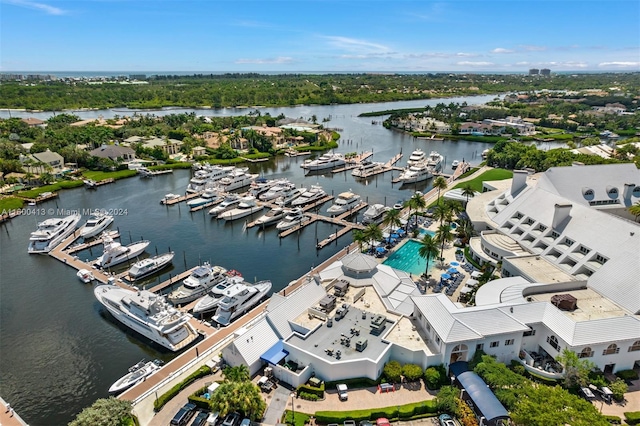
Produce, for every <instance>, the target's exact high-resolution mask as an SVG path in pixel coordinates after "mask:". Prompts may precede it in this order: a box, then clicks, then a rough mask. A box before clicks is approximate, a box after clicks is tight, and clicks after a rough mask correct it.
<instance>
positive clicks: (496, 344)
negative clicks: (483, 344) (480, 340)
mask: <svg viewBox="0 0 640 426" xmlns="http://www.w3.org/2000/svg"><path fill="white" fill-rule="evenodd" d="M498 346H500V342H491V344H490V345H489V347H491V348H497V347H498Z"/></svg>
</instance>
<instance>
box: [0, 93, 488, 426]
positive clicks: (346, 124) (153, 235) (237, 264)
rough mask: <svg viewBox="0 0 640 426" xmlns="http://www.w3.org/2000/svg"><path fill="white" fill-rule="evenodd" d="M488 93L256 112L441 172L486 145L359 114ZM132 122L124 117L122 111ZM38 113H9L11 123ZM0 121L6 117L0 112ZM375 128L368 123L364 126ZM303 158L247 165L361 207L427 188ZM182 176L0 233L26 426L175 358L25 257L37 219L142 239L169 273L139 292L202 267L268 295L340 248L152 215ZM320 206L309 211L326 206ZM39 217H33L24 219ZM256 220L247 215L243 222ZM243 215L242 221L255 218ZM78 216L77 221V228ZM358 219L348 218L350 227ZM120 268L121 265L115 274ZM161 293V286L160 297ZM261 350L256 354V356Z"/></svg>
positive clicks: (11, 386)
mask: <svg viewBox="0 0 640 426" xmlns="http://www.w3.org/2000/svg"><path fill="white" fill-rule="evenodd" d="M493 97H494V96H483V97H477V98H452V99H442V100H430V101H412V102H398V103H384V104H368V105H334V106H317V107H311V106H301V107H292V108H267V109H261V112H262V113H265V112H267V111H268V112H269V113H270V114H271V115H272V116H277V115H278V114H280V113H283V114H285V115H286V116H288V117H294V118H298V117H302V118H305V119H308V118H310V117H311V116H312V115H315V116H316V117H317V118H318V120H319V121H320V120H322V119H323V118H325V117H326V118H329V117H330V118H331V121H329V122H328V123H325V124H326V126H327V127H335V128H340V129H342V130H341V131H340V133H341V135H342V138H341V141H340V146H339V148H338V149H337V150H336V151H338V152H343V153H347V152H362V151H371V150H373V152H374V155H373V157H372V158H371V159H372V160H373V161H381V162H386V161H389V159H391V158H392V157H393V156H394V155H395V154H397V153H399V152H400V151H402V152H403V153H404V154H405V157H404V158H403V159H402V160H401V161H400V162H399V163H398V165H404V164H405V163H406V159H407V158H408V155H409V154H410V153H411V151H413V150H414V149H416V148H422V149H423V150H424V151H426V152H427V153H428V152H430V151H431V150H436V151H438V152H440V153H441V154H444V156H445V170H444V171H445V172H446V173H450V172H451V169H450V165H451V162H452V161H453V160H454V159H457V160H462V159H463V158H464V159H465V160H467V161H468V162H471V163H472V164H477V163H479V162H480V161H481V158H480V153H481V152H482V150H484V149H485V148H486V147H487V146H486V145H485V144H482V143H473V142H466V141H457V142H452V141H444V142H443V141H428V140H420V139H415V138H413V137H411V136H409V135H406V134H403V133H400V132H396V131H390V130H387V129H385V128H383V127H382V126H381V125H379V124H377V125H372V124H371V120H372V119H371V118H359V117H357V115H358V114H359V113H361V112H365V111H374V110H385V109H391V108H407V107H415V106H423V105H427V104H428V105H435V104H437V103H438V102H445V103H449V102H464V101H466V102H468V103H469V104H474V103H484V102H487V101H489V100H491V99H493ZM193 111H194V110H185V109H180V110H175V109H174V110H167V111H160V112H158V111H154V112H153V113H155V114H158V115H160V114H167V113H176V112H193ZM195 112H196V113H197V114H203V115H239V114H244V113H247V112H249V110H247V109H244V110H236V109H222V110H195ZM129 113H132V112H129ZM115 114H120V115H126V114H127V112H124V111H122V110H119V111H114V110H105V111H84V112H81V113H78V115H81V116H82V118H91V117H99V116H102V117H105V118H108V117H112V116H113V115H115ZM49 115H50V114H48V113H40V114H32V113H26V112H24V113H16V112H15V111H13V112H12V116H14V117H15V116H37V117H39V118H43V119H46V118H47V117H48V116H49ZM0 116H3V117H7V116H8V111H6V110H5V111H0ZM375 120H376V121H379V120H380V118H379V117H376V118H375ZM304 158H305V157H296V158H288V157H280V158H276V159H271V160H269V161H266V162H263V163H256V164H252V165H250V169H251V171H252V172H253V173H259V174H260V175H262V176H265V177H267V178H275V177H287V178H289V179H290V180H291V181H293V182H295V183H296V184H298V185H304V186H306V187H309V186H311V185H313V184H316V183H318V184H320V185H322V186H323V187H324V189H325V190H326V191H327V192H328V193H330V194H334V195H337V194H338V193H339V192H342V191H346V190H349V189H351V190H353V191H354V192H355V193H357V194H359V195H361V197H362V199H363V200H365V201H368V202H369V203H385V204H387V205H392V204H394V203H396V202H397V201H399V200H406V199H408V198H409V197H410V196H411V195H412V193H413V191H414V190H416V189H417V190H421V191H427V190H428V189H429V188H430V187H431V182H432V179H430V180H428V181H425V182H420V183H418V184H417V185H410V186H408V187H400V186H398V185H397V184H396V185H392V183H391V179H392V176H393V177H397V175H398V173H399V172H397V171H394V172H393V173H386V174H384V175H378V176H377V177H372V178H370V179H368V180H355V179H354V178H353V177H352V176H351V173H350V171H348V172H346V173H339V174H331V173H330V172H326V173H324V174H320V175H312V176H305V175H304V173H303V169H301V168H300V164H301V163H302V161H304ZM190 175H191V174H190V171H188V170H176V171H175V172H174V173H173V174H168V175H163V176H157V177H154V178H153V179H139V178H137V177H134V178H131V179H125V180H121V181H118V182H116V183H115V184H110V185H105V186H102V187H100V188H98V189H97V190H95V191H88V190H85V189H84V188H79V189H74V190H67V191H62V192H61V193H60V197H59V198H58V199H55V200H52V201H49V202H46V203H43V204H41V205H38V206H37V208H35V210H31V212H32V213H33V214H27V215H22V216H19V217H16V218H14V219H12V220H11V221H10V222H8V223H7V224H4V225H0V304H1V305H0V308H1V309H0V356H1V362H0V377H1V381H0V395H2V397H3V398H4V399H5V400H6V401H8V402H10V403H11V405H12V406H13V407H15V408H16V410H17V411H18V412H19V413H20V415H21V416H22V417H23V418H24V419H25V421H27V422H28V423H29V424H31V425H62V424H66V423H67V422H69V421H70V420H72V419H73V417H74V416H75V415H76V414H77V413H78V412H80V411H81V410H82V408H84V407H86V406H88V405H90V404H91V403H92V402H93V401H95V400H96V399H97V398H101V397H106V396H107V389H108V388H109V386H110V385H111V384H112V383H113V382H114V381H115V380H116V379H118V378H119V377H120V376H122V375H123V374H124V373H126V371H127V369H128V368H129V367H130V366H131V365H133V364H135V363H136V362H138V361H140V360H141V359H143V358H144V359H147V360H149V359H153V358H160V359H163V360H164V361H169V360H170V359H171V358H173V357H174V356H175V354H172V353H167V352H166V351H162V350H161V348H159V347H157V346H153V345H151V344H150V343H149V342H148V341H146V340H143V339H142V338H141V337H139V336H137V335H134V334H133V333H132V332H131V331H129V330H128V329H127V328H125V327H124V326H121V325H119V323H117V322H116V321H115V320H114V319H112V318H111V317H110V316H109V314H108V313H106V312H105V311H104V310H103V309H101V306H100V304H99V303H98V302H97V301H96V300H95V298H94V295H93V288H92V286H91V285H86V284H82V283H81V282H80V281H79V280H78V279H77V278H76V276H75V270H73V269H72V268H70V267H68V266H66V265H64V264H63V263H61V262H58V261H57V260H55V259H53V258H51V257H49V256H42V255H28V254H27V245H28V239H29V234H30V233H31V232H32V231H34V230H35V228H36V224H37V222H38V221H42V220H44V219H45V218H46V217H51V215H50V214H49V213H53V216H62V215H64V213H66V212H67V210H72V209H73V210H75V209H79V210H81V211H84V212H86V211H88V210H90V209H107V210H108V211H112V212H113V213H114V214H115V215H116V217H115V222H114V225H113V226H112V228H113V229H115V228H118V229H119V231H120V234H121V241H122V242H123V243H129V241H130V240H131V241H135V240H139V239H148V240H150V241H151V245H150V246H149V248H148V250H147V252H148V253H149V254H155V252H156V251H157V252H158V253H163V252H166V251H168V250H169V249H170V250H173V251H174V252H175V258H174V261H173V267H172V268H171V269H167V270H165V271H164V272H163V274H162V275H160V276H154V277H152V278H151V279H150V280H148V281H146V282H145V284H146V285H149V284H155V283H158V282H160V281H164V280H165V279H168V278H169V277H170V276H175V275H177V274H178V273H180V272H182V271H184V270H186V269H188V268H191V267H193V266H195V265H197V264H199V263H202V262H204V261H210V262H211V263H212V264H215V265H222V266H224V267H226V268H228V269H236V270H238V271H240V272H241V273H242V274H243V276H244V277H245V279H246V280H247V281H251V282H253V281H255V280H264V279H269V280H271V281H272V282H273V291H279V290H280V289H282V288H283V287H285V286H286V285H287V284H288V283H289V282H290V281H292V280H294V279H297V278H299V277H300V276H303V275H305V274H306V273H307V272H308V271H309V270H310V268H311V267H313V266H316V265H318V264H320V263H321V262H323V261H324V260H326V259H327V258H329V257H330V256H332V255H333V254H334V253H336V252H337V251H338V250H339V249H341V248H342V247H344V246H345V245H347V244H348V243H349V242H351V235H349V234H347V235H345V236H343V237H342V238H340V239H339V240H338V241H337V242H336V243H334V244H331V245H329V246H327V247H325V248H324V249H322V250H319V251H318V250H316V248H315V245H316V242H317V241H318V240H323V239H325V238H326V237H328V236H329V234H331V233H333V232H335V231H336V230H337V228H336V227H335V226H333V225H329V224H326V223H322V222H316V223H314V224H312V225H310V226H308V227H306V228H305V229H303V230H302V231H300V232H298V233H295V234H293V235H291V236H289V237H287V238H284V239H280V238H278V235H277V232H276V230H275V229H273V228H267V229H266V230H261V229H257V228H251V229H245V226H244V221H236V222H231V223H230V222H225V221H217V220H215V219H211V218H210V216H209V215H208V214H207V209H204V210H201V211H199V212H195V213H190V212H189V210H188V209H187V206H186V205H185V204H182V205H175V206H168V207H167V206H162V205H160V204H159V201H160V199H162V197H163V196H164V195H165V194H167V193H170V192H172V193H183V192H184V190H185V188H186V186H187V183H188V181H189V178H190ZM328 205H329V204H325V205H324V206H323V207H322V208H321V209H320V213H323V211H324V210H326V208H327V207H328ZM43 212H44V213H45V215H40V214H36V213H43ZM255 217H257V215H256V216H255ZM255 217H254V219H255ZM86 219H87V217H86V216H85V217H83V222H82V223H84V221H85V220H86ZM355 220H358V217H356V218H355ZM100 254H101V246H97V247H95V248H93V249H92V250H91V251H89V250H86V251H83V252H81V253H79V254H78V255H79V257H80V258H82V259H95V258H97V257H98V256H99V255H100ZM123 269H124V266H123ZM169 290H170V289H167V291H169ZM265 349H266V348H265Z"/></svg>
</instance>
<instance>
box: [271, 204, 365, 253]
mask: <svg viewBox="0 0 640 426" xmlns="http://www.w3.org/2000/svg"><path fill="white" fill-rule="evenodd" d="M365 207H367V203H365V202H361V203H360V204H358V205H357V206H355V207H354V208H352V209H350V210H348V211H346V212H344V213H342V214H340V215H338V216H335V217H329V216H323V215H320V214H315V213H308V212H307V213H305V214H306V216H308V217H309V218H310V220H307V221H305V222H303V223H301V224H299V225H296V226H294V227H293V228H290V229H287V230H285V231H283V232H281V233H280V238H284V237H286V236H288V235H291V234H293V233H294V232H296V231H298V230H300V229H302V228H304V227H305V226H307V225H311V224H312V223H314V222H315V221H317V220H321V221H323V222H327V223H331V224H333V225H339V226H343V227H344V228H348V230H351V229H352V228H357V229H363V228H364V226H362V225H360V224H358V223H353V222H349V221H347V220H345V218H347V217H349V216H351V215H353V214H355V213H357V212H359V211H360V210H362V209H363V208H365ZM345 232H347V231H345ZM341 235H343V234H341ZM336 238H338V237H337V236H335V234H334V238H333V239H336ZM333 239H331V240H330V241H329V243H330V242H331V241H333ZM327 244H328V243H327ZM325 245H326V244H325ZM323 247H324V246H323Z"/></svg>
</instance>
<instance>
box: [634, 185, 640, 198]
mask: <svg viewBox="0 0 640 426" xmlns="http://www.w3.org/2000/svg"><path fill="white" fill-rule="evenodd" d="M633 196H634V197H636V198H640V185H638V186H636V187H635V188H633Z"/></svg>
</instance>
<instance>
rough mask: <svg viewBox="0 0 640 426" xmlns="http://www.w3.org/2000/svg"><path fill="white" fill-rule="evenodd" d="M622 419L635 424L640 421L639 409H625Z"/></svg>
mask: <svg viewBox="0 0 640 426" xmlns="http://www.w3.org/2000/svg"><path fill="white" fill-rule="evenodd" d="M624 419H625V422H627V424H630V425H637V424H639V423H640V411H626V412H625V413H624Z"/></svg>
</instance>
